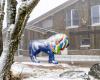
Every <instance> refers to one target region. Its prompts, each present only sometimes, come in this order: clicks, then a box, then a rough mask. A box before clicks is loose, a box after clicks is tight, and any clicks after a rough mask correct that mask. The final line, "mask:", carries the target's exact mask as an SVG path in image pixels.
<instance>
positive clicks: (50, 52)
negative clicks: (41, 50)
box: [47, 50, 58, 64]
mask: <svg viewBox="0 0 100 80" xmlns="http://www.w3.org/2000/svg"><path fill="white" fill-rule="evenodd" d="M47 53H48V55H49V63H53V64H58V61H56V60H55V57H54V53H53V52H52V51H51V50H50V51H48V52H47Z"/></svg>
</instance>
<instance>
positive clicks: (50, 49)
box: [29, 33, 69, 64]
mask: <svg viewBox="0 0 100 80" xmlns="http://www.w3.org/2000/svg"><path fill="white" fill-rule="evenodd" d="M68 46H69V41H68V37H67V36H66V35H65V34H63V33H59V34H55V35H53V36H51V37H50V38H48V39H45V40H36V41H31V42H30V44H29V55H30V58H31V60H32V61H33V62H35V63H39V62H40V61H38V60H37V58H36V56H37V55H38V54H39V53H40V52H41V51H42V52H45V53H47V54H48V55H49V60H48V62H49V63H53V64H58V62H57V61H56V60H55V57H54V55H55V54H59V53H60V52H61V50H64V49H65V48H67V47H68Z"/></svg>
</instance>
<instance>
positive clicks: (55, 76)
mask: <svg viewBox="0 0 100 80" xmlns="http://www.w3.org/2000/svg"><path fill="white" fill-rule="evenodd" d="M69 70H70V71H84V72H85V73H86V74H87V73H88V71H89V68H86V67H77V66H70V65H68V64H49V63H32V62H15V63H14V64H13V65H12V68H11V71H12V72H13V75H14V76H17V77H19V76H20V77H21V78H22V80H47V79H49V80H84V79H82V78H74V79H73V78H70V79H67V78H66V77H59V75H60V74H62V73H63V72H66V71H69Z"/></svg>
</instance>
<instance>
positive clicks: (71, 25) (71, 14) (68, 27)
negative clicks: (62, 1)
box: [66, 9, 79, 29]
mask: <svg viewBox="0 0 100 80" xmlns="http://www.w3.org/2000/svg"><path fill="white" fill-rule="evenodd" d="M73 11H77V9H71V10H70V26H67V27H66V28H67V29H70V28H78V27H79V24H78V25H74V24H73V21H74V20H73ZM66 15H67V14H66ZM66 19H67V16H66ZM66 21H67V20H66ZM66 23H68V22H66ZM66 25H67V24H66Z"/></svg>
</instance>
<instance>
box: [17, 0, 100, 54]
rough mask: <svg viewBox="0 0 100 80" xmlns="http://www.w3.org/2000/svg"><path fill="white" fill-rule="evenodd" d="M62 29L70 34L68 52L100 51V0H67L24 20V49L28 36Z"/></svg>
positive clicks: (35, 36)
mask: <svg viewBox="0 0 100 80" xmlns="http://www.w3.org/2000/svg"><path fill="white" fill-rule="evenodd" d="M59 32H63V33H65V34H67V35H68V36H69V40H70V47H69V48H68V54H74V55H78V54H81V55H83V54H85V55H99V53H100V0H69V1H67V2H65V3H63V4H62V5H60V6H58V7H56V8H54V9H52V10H51V11H49V12H47V13H45V14H44V15H42V16H40V17H38V18H36V19H34V20H32V21H31V22H29V23H27V25H26V28H25V31H24V33H23V36H22V37H23V38H22V40H21V43H20V47H19V48H21V49H23V52H24V53H27V51H28V44H29V41H31V40H36V39H45V38H48V37H49V36H51V35H53V34H55V33H59Z"/></svg>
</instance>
